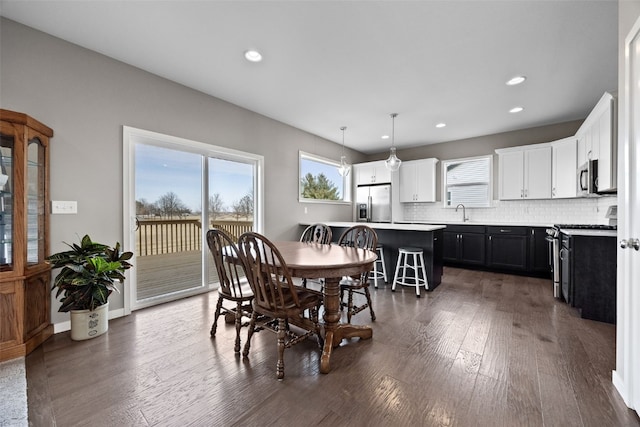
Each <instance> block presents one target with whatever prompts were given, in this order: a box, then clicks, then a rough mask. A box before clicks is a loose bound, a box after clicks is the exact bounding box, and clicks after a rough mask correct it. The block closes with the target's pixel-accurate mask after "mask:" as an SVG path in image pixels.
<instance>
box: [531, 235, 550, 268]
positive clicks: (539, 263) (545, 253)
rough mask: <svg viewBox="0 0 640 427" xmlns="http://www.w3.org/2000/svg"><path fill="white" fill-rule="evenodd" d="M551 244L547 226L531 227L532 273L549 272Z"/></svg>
mask: <svg viewBox="0 0 640 427" xmlns="http://www.w3.org/2000/svg"><path fill="white" fill-rule="evenodd" d="M549 244H550V243H549V242H548V241H547V229H546V228H545V227H531V228H529V271H531V272H532V273H539V274H549V271H550V267H551V260H550V254H551V248H550V246H549Z"/></svg>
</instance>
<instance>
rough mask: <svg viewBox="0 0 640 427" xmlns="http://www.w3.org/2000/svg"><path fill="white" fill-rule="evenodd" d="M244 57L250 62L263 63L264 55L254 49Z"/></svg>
mask: <svg viewBox="0 0 640 427" xmlns="http://www.w3.org/2000/svg"><path fill="white" fill-rule="evenodd" d="M244 57H245V58H246V59H247V61H250V62H260V61H262V54H261V53H260V52H258V51H257V50H253V49H251V50H248V51H246V52H245V53H244Z"/></svg>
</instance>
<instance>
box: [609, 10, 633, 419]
mask: <svg viewBox="0 0 640 427" xmlns="http://www.w3.org/2000/svg"><path fill="white" fill-rule="evenodd" d="M634 40H638V45H639V46H640V18H638V19H637V20H636V22H635V24H634V25H633V27H632V28H631V31H630V32H629V34H628V35H627V37H626V38H625V42H624V55H625V67H624V76H623V83H624V88H623V95H624V97H623V102H622V108H621V111H620V113H621V114H620V123H619V129H620V131H621V132H620V133H619V139H618V142H619V144H618V147H619V151H618V238H619V239H629V238H632V237H635V238H638V237H639V235H640V221H638V220H637V218H638V215H640V189H639V188H638V187H637V185H635V181H636V180H637V178H638V177H640V171H639V169H638V168H640V88H638V85H637V84H634V75H640V52H636V51H634V49H633V43H634ZM634 113H635V116H634ZM617 258H618V271H617V322H616V325H617V326H616V369H615V370H614V371H613V372H612V381H613V384H614V386H615V387H616V389H617V390H618V392H619V393H620V395H621V397H622V399H623V400H624V402H625V403H626V404H627V406H628V407H630V408H632V409H635V410H636V412H639V413H640V365H638V360H640V339H638V336H640V312H639V310H640V289H639V288H638V286H637V283H635V284H634V283H633V282H634V280H635V281H636V282H637V281H638V280H639V279H640V265H639V264H640V253H639V252H638V251H635V250H633V249H622V248H621V247H618V256H617ZM634 264H635V265H634Z"/></svg>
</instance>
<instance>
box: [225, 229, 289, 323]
mask: <svg viewBox="0 0 640 427" xmlns="http://www.w3.org/2000/svg"><path fill="white" fill-rule="evenodd" d="M238 249H239V253H240V256H241V258H243V259H244V263H245V265H246V266H247V273H248V278H249V283H250V284H251V287H252V288H253V294H254V298H255V299H254V304H257V305H258V306H259V307H261V308H263V309H265V310H267V311H269V312H272V313H283V312H286V311H287V309H291V308H292V307H291V305H292V304H293V305H294V306H295V307H300V302H299V299H298V293H297V292H296V287H295V285H294V284H293V280H292V279H291V273H290V272H289V269H288V268H287V264H286V263H285V261H284V259H283V258H282V255H281V254H280V251H278V249H277V248H276V247H275V245H274V244H273V243H272V242H271V241H270V240H269V239H267V238H266V237H265V236H263V235H261V234H259V233H255V232H247V233H244V234H242V235H241V236H240V238H239V239H238Z"/></svg>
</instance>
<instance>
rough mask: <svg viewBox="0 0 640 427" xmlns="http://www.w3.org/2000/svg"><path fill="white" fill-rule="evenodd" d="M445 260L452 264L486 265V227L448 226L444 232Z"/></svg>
mask: <svg viewBox="0 0 640 427" xmlns="http://www.w3.org/2000/svg"><path fill="white" fill-rule="evenodd" d="M442 234H443V239H444V244H443V247H444V248H443V259H444V260H445V261H448V262H449V263H452V264H465V265H484V264H485V243H484V239H485V227H484V226H483V225H482V226H477V225H470V226H447V228H446V229H445V230H444V232H443V233H442Z"/></svg>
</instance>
